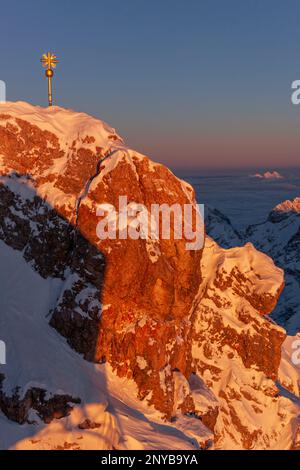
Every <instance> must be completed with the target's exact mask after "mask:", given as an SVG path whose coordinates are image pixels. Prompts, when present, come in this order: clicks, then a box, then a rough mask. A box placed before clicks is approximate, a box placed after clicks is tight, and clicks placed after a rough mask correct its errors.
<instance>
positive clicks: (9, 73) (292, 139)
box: [0, 0, 300, 169]
mask: <svg viewBox="0 0 300 470" xmlns="http://www.w3.org/2000/svg"><path fill="white" fill-rule="evenodd" d="M0 5H1V29H0V38H1V41H0V57H1V67H0V79H2V80H5V81H6V84H7V99H8V100H11V101H15V100H25V101H29V102H32V103H34V104H41V105H46V102H47V101H46V99H47V95H46V80H45V79H44V78H43V71H42V69H41V65H40V63H39V58H40V56H41V55H42V53H43V52H46V51H47V50H48V49H51V50H53V51H54V52H55V53H56V54H57V55H58V57H59V58H60V59H61V62H60V64H59V66H58V69H57V73H56V77H55V83H54V90H55V91H54V93H55V94H54V98H55V103H56V104H59V105H61V106H65V107H71V108H73V109H76V110H80V111H86V112H88V113H90V114H93V115H96V116H98V117H100V118H102V119H104V120H105V121H107V122H108V123H109V124H111V125H113V126H114V127H116V128H117V130H118V132H119V133H120V134H121V135H122V136H123V137H124V138H125V140H126V142H127V143H128V144H129V145H130V146H132V147H133V148H136V149H137V150H139V151H141V152H143V153H146V154H148V155H149V156H151V157H152V158H153V159H156V160H159V161H162V162H164V163H166V164H168V165H171V166H172V167H229V166H231V167H232V166H235V167H239V166H246V167H255V166H259V167H266V168H271V169H274V168H277V167H282V166H296V165H297V166H298V165H299V162H300V158H299V156H300V149H299V141H300V132H299V131H300V105H299V106H298V107H297V106H293V105H292V104H291V98H290V97H291V83H292V81H293V80H296V79H300V2H299V1H297V0H287V1H286V2H283V1H281V0H247V1H241V0H226V1H224V0H198V1H197V0H185V1H184V0H181V1H177V0H160V1H159V0H151V1H149V0H106V1H102V0H85V1H82V0H81V1H79V0H60V1H58V0H52V1H45V0H26V1H23V0H10V1H9V2H4V1H2V0H1V1H0Z"/></svg>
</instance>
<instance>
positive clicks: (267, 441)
mask: <svg viewBox="0 0 300 470" xmlns="http://www.w3.org/2000/svg"><path fill="white" fill-rule="evenodd" d="M0 155H1V165H0V174H1V179H0V238H1V240H2V241H3V242H4V243H5V245H6V246H9V247H10V248H12V249H13V250H15V251H18V252H19V254H20V256H21V257H22V258H23V260H24V261H25V262H26V264H27V265H28V266H30V267H31V269H32V270H33V271H35V273H37V275H38V276H39V277H40V278H42V279H44V280H47V282H48V281H49V282H51V283H52V284H53V283H55V285H56V286H57V287H56V288H55V289H54V291H53V292H54V294H51V296H50V300H49V302H48V303H47V304H46V305H43V309H44V311H45V317H46V319H47V322H48V323H49V324H50V325H51V326H52V327H53V328H54V330H56V332H58V333H59V334H60V335H61V336H62V337H64V338H65V339H66V340H67V342H68V343H69V346H70V347H71V348H72V349H73V350H75V351H77V352H78V353H80V354H81V355H82V356H83V357H84V358H85V359H87V360H88V361H91V362H94V363H97V364H104V363H106V364H107V365H108V364H109V365H110V366H111V367H112V369H113V371H114V373H115V374H117V375H118V376H119V377H123V378H124V380H125V379H126V380H129V382H132V383H134V384H135V387H136V389H135V390H136V391H135V394H136V395H137V397H138V398H139V399H143V400H144V404H145V406H146V408H144V411H143V413H147V412H148V411H147V412H146V411H145V410H146V409H147V410H150V409H153V408H150V407H149V406H150V405H153V406H154V408H155V409H156V410H158V411H159V413H160V418H159V419H167V420H170V422H172V426H173V427H174V428H176V429H177V430H178V431H180V432H181V433H183V435H184V436H187V438H188V439H193V441H194V442H195V443H196V445H197V446H202V447H207V446H212V445H213V440H214V441H215V445H216V446H218V447H223V448H229V447H237V448H253V447H256V448H265V447H275V446H276V445H277V446H280V445H285V446H286V442H288V443H289V444H288V445H290V446H291V445H292V441H293V439H294V433H295V431H294V429H295V426H294V421H293V420H295V419H296V414H297V407H296V405H295V406H294V405H292V404H291V402H290V401H289V400H288V399H287V398H284V397H282V396H280V394H279V392H278V389H277V388H276V385H275V380H276V379H277V374H278V367H279V363H280V359H281V345H282V343H283V341H284V339H285V331H284V330H283V329H282V328H279V327H277V326H276V325H274V324H273V323H272V322H270V321H269V320H268V319H267V318H266V317H265V315H267V314H269V313H270V312H271V311H272V310H273V309H274V307H275V305H276V302H277V300H278V298H279V295H280V293H281V290H282V288H283V273H282V271H281V270H280V269H279V268H277V267H275V265H274V264H273V262H272V261H271V260H270V259H269V258H268V257H267V256H265V255H263V254H261V253H259V252H258V251H256V250H255V248H254V247H253V246H252V245H246V246H245V247H243V248H239V249H232V250H224V249H221V248H219V247H218V245H216V243H215V242H213V241H212V240H211V239H209V238H207V241H206V245H205V248H204V250H203V249H198V250H194V251H193V250H192V251H189V250H187V249H186V240H185V239H177V238H176V237H175V236H174V231H173V232H172V236H171V239H170V240H164V239H161V238H160V239H158V240H154V241H153V240H150V239H147V238H145V239H138V240H132V239H126V240H124V239H120V238H118V237H117V238H116V239H113V240H112V239H105V240H103V239H102V240H100V239H99V238H98V236H97V231H96V230H97V223H98V221H99V217H98V216H97V207H98V205H99V204H103V203H105V204H111V205H113V206H115V207H118V202H119V201H118V199H119V196H122V195H123V196H126V197H127V198H128V202H129V203H135V204H143V205H144V206H145V207H146V208H147V209H150V207H151V205H152V204H162V203H167V204H168V205H172V204H179V205H180V206H183V205H184V204H192V206H193V211H195V198H194V191H193V189H192V188H191V187H190V186H189V185H188V184H186V183H184V182H182V181H180V180H178V179H177V178H176V177H175V176H174V175H173V174H172V173H171V172H170V171H169V170H167V169H166V168H165V167H163V166H162V165H158V164H155V163H153V162H151V161H150V160H149V159H148V158H147V157H145V156H143V155H140V154H138V153H137V152H135V151H133V150H131V149H129V148H128V147H126V145H125V144H124V142H123V141H122V139H121V138H120V137H119V136H118V134H117V133H116V132H115V130H114V129H111V128H110V127H109V126H107V125H106V124H104V123H103V122H101V121H98V120H96V119H93V118H91V117H89V116H87V115H85V114H82V113H75V112H72V111H67V110H63V109H61V108H58V107H53V108H52V109H43V108H39V107H33V106H31V105H28V104H26V103H7V104H4V105H0ZM236 236H237V237H238V234H236ZM18 259H19V258H18ZM18 262H19V261H18ZM24 269H25V268H24ZM52 284H51V285H52ZM51 289H52V288H51ZM52 290H53V289H52ZM52 290H51V292H52ZM14 311H15V310H14ZM37 312H38V310H37ZM0 314H1V315H4V310H3V311H1V312H0ZM10 318H11V315H10ZM17 318H18V321H22V312H21V313H20V312H19V313H18V316H17ZM25 321H26V322H27V321H29V317H27V316H24V319H23V322H24V324H25ZM39 321H40V320H38V321H35V324H34V328H35V329H36V330H37V331H39V328H40V329H41V330H42V331H43V335H44V336H42V335H41V336H42V338H43V344H44V346H43V345H41V346H40V347H41V348H42V349H43V348H44V349H45V351H47V354H48V355H50V357H51V362H53V361H54V356H53V354H54V353H53V351H52V349H53V348H52V347H50V346H51V344H52V343H51V344H50V341H52V340H53V341H58V342H59V341H61V340H60V339H59V337H58V336H57V337H56V336H53V330H52V329H51V328H50V326H49V325H48V323H45V322H44V323H41V326H39ZM55 334H57V333H55ZM33 341H34V340H33ZM48 342H49V347H48V346H47V345H48ZM55 344H56V343H55ZM57 344H59V346H57V349H58V351H59V356H57V357H59V358H60V359H59V360H60V361H61V363H62V365H63V364H64V361H65V363H66V367H67V364H69V368H70V371H72V374H71V372H70V373H69V374H67V373H66V374H67V375H66V376H64V371H63V367H62V366H60V372H61V375H59V377H60V379H58V378H57V377H55V368H54V369H53V372H52V373H51V374H53V376H52V375H51V380H50V378H49V377H47V374H46V377H44V378H43V380H42V384H43V386H42V387H41V386H40V385H41V384H40V380H39V379H38V372H37V370H40V369H36V368H35V367H31V370H30V371H28V367H29V366H28V365H27V366H26V367H25V366H24V367H25V369H26V371H27V373H26V374H27V375H26V374H23V375H24V377H23V379H22V381H20V378H18V377H15V376H14V380H12V379H11V378H10V376H11V375H14V374H12V372H11V368H12V369H14V367H16V365H15V364H12V365H11V366H9V364H8V366H9V367H8V366H7V367H6V369H5V371H4V377H3V381H2V383H3V387H2V400H1V397H0V408H1V409H2V410H3V412H4V413H5V414H6V416H7V417H8V418H9V419H12V420H15V421H19V422H28V423H29V421H30V413H31V411H34V410H35V411H36V413H38V415H39V419H42V420H44V421H45V419H44V416H47V421H51V420H52V419H54V418H60V419H61V420H62V421H61V422H63V423H64V422H65V421H64V420H68V419H69V418H67V417H66V416H68V415H70V414H71V416H77V415H76V413H77V410H78V407H80V406H85V403H86V402H87V401H89V400H91V401H92V400H93V401H97V400H95V397H94V395H95V394H96V393H97V385H96V384H97V380H99V378H97V377H98V375H96V376H95V379H92V378H91V377H93V375H91V372H90V370H89V369H86V367H87V366H86V365H85V361H84V360H83V359H80V358H77V356H76V358H75V356H74V358H73V356H70V358H69V354H70V353H69V352H68V351H69V349H70V348H69V347H68V348H67V349H66V346H64V345H63V343H60V342H59V343H57ZM47 348H48V349H47ZM57 354H58V352H57ZM44 355H46V354H44ZM71 357H72V359H71ZM22 360H23V362H24V363H25V361H28V357H27V356H26V354H24V357H23V358H22ZM30 360H32V358H31V359H30ZM56 360H58V359H57V358H56ZM34 361H35V359H33V362H34ZM37 361H38V359H37ZM45 361H46V359H45ZM70 361H71V363H70ZM77 361H79V362H78V363H77ZM80 361H81V362H80ZM110 366H109V367H110ZM99 367H100V366H99ZM101 367H102V368H103V367H104V366H101ZM101 367H100V369H101ZM44 369H45V366H44ZM77 369H79V371H81V373H82V374H83V376H82V377H80V380H81V382H85V381H87V382H88V383H91V384H92V385H91V390H93V393H92V392H90V396H87V395H86V392H83V390H82V388H81V386H80V385H79V384H78V383H76V384H74V378H73V375H74V374H76V375H77V372H76V370H77ZM100 369H99V368H98V369H97V371H98V372H99V371H100ZM51 370H52V368H51ZM87 371H88V372H87ZM101 371H102V369H101ZM98 372H97V374H98ZM78 373H79V372H78ZM99 373H100V372H99ZM101 374H102V372H101ZM25 375H26V377H25ZM67 377H68V380H67ZM101 377H103V375H102V376H101ZM101 380H102V379H101ZM55 381H57V384H55ZM21 382H22V383H21ZM10 383H13V385H14V386H15V387H19V389H21V390H19V389H18V394H17V395H16V393H15V392H16V390H15V391H14V392H13V390H12V389H11V390H9V387H8V384H10ZM32 383H34V384H35V385H34V386H32V385H30V384H32ZM37 383H38V384H39V386H38V387H37ZM61 384H63V385H61ZM71 384H72V385H71ZM99 386H100V385H99ZM100 388H101V390H102V393H103V394H104V395H105V394H106V395H108V396H109V395H110V393H113V394H114V397H116V396H117V391H116V390H114V391H113V392H110V391H109V390H108V389H107V386H106V390H103V383H102V385H101V387H100ZM37 390H38V392H37ZM58 390H60V392H59V393H58ZM61 390H63V391H64V393H62V392H61ZM46 392H47V393H48V395H49V394H50V401H51V400H52V401H51V404H53V403H54V404H55V403H57V405H55V406H54V405H53V406H52V408H53V410H54V411H53V413H52V414H51V413H50V419H49V413H48V414H47V412H46V411H45V409H46V410H47V409H50V408H51V407H50V405H48V402H49V397H48V396H47V397H46V398H45V393H46ZM26 393H27V394H28V395H27V397H31V398H32V397H37V398H36V400H34V399H32V400H31V401H30V400H29V401H28V400H27V401H26V403H27V405H28V406H27V408H26V410H27V411H26V413H25V414H24V413H23V414H22V417H21V419H16V418H15V415H16V413H15V411H13V412H10V411H9V410H10V409H13V410H15V408H16V407H17V408H18V406H19V403H20V400H21V399H22V397H23V396H24V394H26ZM93 394H94V395H93ZM106 395H105V396H106ZM124 395H126V393H125V389H124ZM16 396H17V399H16V398H15V397H16ZM92 397H93V399H92ZM18 400H19V401H18ZM109 400H116V398H113V399H109ZM121 400H122V402H123V401H124V398H123V397H121ZM128 400H129V399H128ZM129 401H130V400H129ZM129 401H128V403H129ZM79 403H81V405H79ZM111 403H112V401H110V406H109V407H108V408H105V413H106V414H105V416H106V417H105V419H104V418H103V419H104V421H103V423H104V422H105V423H106V424H107V423H108V422H109V419H113V418H109V419H108V418H107V416H108V415H109V413H111V410H112V408H113V407H112V404H111ZM68 404H69V405H68ZM114 406H115V405H114ZM135 406H138V405H136V404H135ZM287 406H289V407H290V410H289V412H283V408H284V407H287ZM73 408H75V409H73ZM57 409H58V411H57V413H58V414H57V413H56V410H57ZM61 409H63V411H61ZM72 409H73V411H72ZM108 409H109V410H110V411H109V412H108ZM59 413H60V414H59ZM101 416H102V415H101ZM118 419H119V418H118ZM67 423H68V426H71V424H70V419H69V421H67ZM93 423H94V424H95V420H94V421H91V419H90V420H89V421H88V424H89V425H88V426H87V427H86V426H85V425H82V426H81V428H80V429H81V430H84V429H85V428H86V429H87V428H88V427H89V426H90V425H93ZM29 424H30V423H29ZM79 424H80V423H79ZM81 424H82V423H81ZM106 424H105V425H104V424H103V426H102V431H101V427H100V426H98V427H97V426H94V428H97V429H98V428H99V429H100V431H99V433H100V434H101V432H102V437H103V438H105V436H103V432H104V430H105V432H107V426H106ZM115 425H116V426H117V424H115ZM133 428H134V427H133ZM51 429H52V428H51ZM60 432H61V430H60ZM120 432H121V431H120V429H119V430H118V432H117V433H116V434H114V436H113V437H112V438H111V441H110V442H111V445H113V446H114V447H118V446H119V448H121V443H120V442H121V440H122V439H121V440H119V437H118V436H119V433H120ZM130 432H131V433H133V434H134V429H131V431H130ZM149 433H150V431H149ZM133 434H131V439H133ZM43 436H44V434H43ZM213 436H214V437H213ZM148 438H149V436H148ZM47 439H48V438H47ZM135 439H136V437H135ZM41 440H42V442H45V436H44V437H43V438H41ZM50 441H51V440H50ZM50 441H49V442H50ZM123 441H124V436H123ZM47 442H48V440H47ZM112 442H113V444H112ZM282 442H284V443H285V444H281V443H282ZM27 445H28V442H27V444H26V446H27ZM50 445H51V444H49V446H50ZM134 445H135V446H136V445H138V444H137V442H136V441H135V444H132V446H133V447H134Z"/></svg>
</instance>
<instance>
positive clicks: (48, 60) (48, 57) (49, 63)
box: [41, 52, 58, 106]
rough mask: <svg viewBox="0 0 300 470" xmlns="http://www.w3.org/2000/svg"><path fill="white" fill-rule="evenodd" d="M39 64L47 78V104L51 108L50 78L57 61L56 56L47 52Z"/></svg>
mask: <svg viewBox="0 0 300 470" xmlns="http://www.w3.org/2000/svg"><path fill="white" fill-rule="evenodd" d="M41 62H42V65H43V67H45V69H46V70H45V75H46V77H47V78H48V102H49V106H52V77H53V74H54V72H53V69H55V67H56V65H57V63H58V60H57V57H56V55H54V54H52V53H51V52H47V54H43V56H42V58H41Z"/></svg>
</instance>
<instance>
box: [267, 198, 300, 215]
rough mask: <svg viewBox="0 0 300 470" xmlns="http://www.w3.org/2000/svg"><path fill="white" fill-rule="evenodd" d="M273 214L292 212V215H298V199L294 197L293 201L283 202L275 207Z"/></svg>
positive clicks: (299, 211)
mask: <svg viewBox="0 0 300 470" xmlns="http://www.w3.org/2000/svg"><path fill="white" fill-rule="evenodd" d="M273 211H274V212H286V213H289V212H294V213H298V214H299V213H300V197H296V198H295V199H294V200H293V201H289V200H287V201H284V202H281V203H280V204H278V205H277V206H276V207H274V209H273Z"/></svg>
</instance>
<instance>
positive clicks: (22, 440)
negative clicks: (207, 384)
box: [0, 241, 200, 449]
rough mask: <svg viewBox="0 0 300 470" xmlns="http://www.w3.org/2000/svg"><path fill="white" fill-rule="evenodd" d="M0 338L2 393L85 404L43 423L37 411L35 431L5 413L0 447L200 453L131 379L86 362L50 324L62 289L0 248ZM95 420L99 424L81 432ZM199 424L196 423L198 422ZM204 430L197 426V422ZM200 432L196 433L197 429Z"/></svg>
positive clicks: (19, 257) (0, 423) (13, 253)
mask: <svg viewBox="0 0 300 470" xmlns="http://www.w3.org/2000/svg"><path fill="white" fill-rule="evenodd" d="M0 259H1V270H0V312H1V315H0V339H2V340H4V341H5V342H6V345H7V364H6V365H5V366H0V372H1V373H4V374H5V376H6V379H5V381H4V384H3V385H4V391H5V392H6V393H7V394H11V391H12V389H13V388H14V387H15V386H17V385H18V386H20V387H21V394H24V393H25V391H26V390H27V389H28V388H30V387H33V386H36V387H41V388H45V389H46V390H47V391H48V394H51V393H53V394H63V393H66V394H71V395H72V396H74V397H78V396H79V397H80V398H81V399H82V405H77V406H75V408H74V410H73V412H72V413H71V415H70V416H69V417H67V418H63V419H60V420H54V421H52V423H51V424H50V425H45V424H44V423H42V422H41V421H40V419H39V418H38V417H37V416H36V415H35V414H33V413H32V416H31V419H32V420H36V421H37V423H38V424H35V425H29V424H24V425H22V426H21V425H19V424H16V423H13V422H11V421H9V420H8V419H6V417H5V416H4V415H3V414H2V413H0V448H1V449H7V448H19V449H20V448H28V449H29V448H30V449H35V448H44V449H47V448H55V447H57V446H61V445H63V444H64V443H65V442H66V443H67V445H71V448H74V449H75V448H78V446H80V448H81V449H89V448H90V449H95V448H97V449H105V448H108V449H111V448H112V447H117V448H121V449H122V448H123V449H143V448H145V449H157V448H158V449H177V448H180V449H195V447H196V448H197V444H196V441H195V440H194V439H193V433H192V430H191V431H189V430H187V432H185V433H183V432H181V431H180V430H178V429H176V428H175V427H174V426H172V425H171V424H164V423H163V421H162V420H161V416H160V414H159V413H158V412H157V411H156V410H154V409H153V408H150V407H148V406H147V405H146V403H142V402H140V401H139V400H138V399H137V398H136V394H137V390H136V387H135V384H134V383H133V382H132V381H128V380H124V379H120V378H117V377H116V376H115V375H114V373H113V372H112V371H111V369H110V368H109V367H108V366H104V365H101V366H100V365H94V364H91V363H88V362H86V361H85V360H83V359H82V358H81V356H79V355H78V354H77V353H75V352H74V351H72V349H71V348H70V347H69V346H68V345H67V343H66V341H65V340H64V339H63V338H62V337H61V336H60V335H59V334H58V333H57V332H56V331H55V330H54V329H52V328H51V327H50V326H49V325H48V321H49V318H47V314H48V313H49V309H50V308H51V307H53V306H54V305H55V302H56V300H57V298H58V296H59V293H60V290H61V289H62V287H63V283H62V281H61V280H58V279H48V280H45V279H42V278H41V277H40V276H39V275H38V274H37V273H36V272H35V271H33V269H31V267H30V266H29V265H28V264H27V263H26V262H25V260H24V259H23V257H22V253H19V252H17V251H15V250H13V249H12V248H10V247H7V246H6V245H5V244H4V243H3V242H2V241H1V242H0ZM86 419H90V420H91V421H92V422H95V423H97V424H100V425H101V426H100V427H98V428H95V429H87V430H81V429H79V428H78V425H79V424H80V423H82V422H83V421H84V420H86ZM197 421H199V420H197ZM199 424H200V422H199ZM196 432H199V428H198V429H197V430H196Z"/></svg>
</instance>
